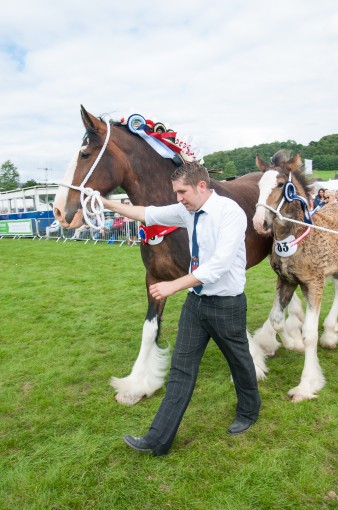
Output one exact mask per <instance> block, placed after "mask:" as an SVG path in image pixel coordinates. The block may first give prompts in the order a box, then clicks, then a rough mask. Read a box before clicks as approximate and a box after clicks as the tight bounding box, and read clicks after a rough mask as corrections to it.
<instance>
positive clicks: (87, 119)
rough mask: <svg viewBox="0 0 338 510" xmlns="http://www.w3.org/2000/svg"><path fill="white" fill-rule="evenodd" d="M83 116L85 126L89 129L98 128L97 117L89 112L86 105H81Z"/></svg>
mask: <svg viewBox="0 0 338 510" xmlns="http://www.w3.org/2000/svg"><path fill="white" fill-rule="evenodd" d="M81 117H82V122H83V124H84V127H85V128H86V129H88V130H89V131H93V130H97V127H98V126H97V124H98V121H97V119H96V118H95V117H94V116H93V115H91V114H90V113H89V112H87V110H86V109H85V107H84V106H82V105H81Z"/></svg>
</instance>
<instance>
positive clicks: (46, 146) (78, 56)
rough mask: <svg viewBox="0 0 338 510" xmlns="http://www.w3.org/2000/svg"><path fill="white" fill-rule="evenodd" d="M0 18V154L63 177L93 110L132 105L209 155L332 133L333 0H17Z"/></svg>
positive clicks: (21, 166)
mask: <svg viewBox="0 0 338 510" xmlns="http://www.w3.org/2000/svg"><path fill="white" fill-rule="evenodd" d="M2 11H3V12H2V16H1V18H0V34H1V38H0V73H1V77H2V79H1V82H0V92H1V96H0V97H1V122H0V140H1V144H0V163H1V162H4V161H5V160H7V159H10V160H11V161H12V162H13V163H14V164H15V165H16V166H17V167H18V170H19V172H20V175H21V178H22V180H26V179H28V178H35V179H37V180H39V179H40V180H43V179H44V175H45V174H44V172H43V171H41V170H40V168H44V167H48V168H49V169H50V172H49V174H50V175H49V179H51V180H61V179H62V177H63V174H64V172H65V170H66V167H67V163H68V161H69V160H70V158H71V156H72V154H73V152H74V150H75V149H76V148H77V147H78V146H79V144H80V142H81V138H82V134H83V126H82V123H81V120H80V115H79V106H80V104H84V106H85V107H86V108H87V109H88V110H89V111H90V112H91V113H93V114H96V115H99V114H101V113H103V112H112V111H118V112H121V113H123V114H125V115H128V114H130V113H141V114H143V115H145V116H147V117H153V118H155V119H156V120H160V121H162V122H164V123H168V124H170V126H171V127H172V128H175V129H177V130H178V131H180V132H183V133H185V134H189V135H191V136H192V137H193V139H194V141H195V143H196V144H197V145H198V146H200V147H201V148H202V150H203V151H204V154H207V153H210V152H213V151H216V150H226V149H232V148H235V147H241V146H251V145H253V144H258V143H263V142H270V141H275V140H280V141H284V140H287V139H293V140H296V141H297V142H300V143H304V144H307V143H309V142H310V141H311V140H318V139H319V138H321V137H322V136H325V135H327V134H331V133H334V132H337V122H336V119H337V117H338V116H337V113H338V111H337V109H338V106H337V105H338V101H337V99H338V97H337V96H338V92H337V85H336V81H337V67H338V64H337V58H336V56H337V54H338V51H337V50H338V35H337V34H338V8H337V7H336V2H335V1H331V0H322V1H321V2H320V3H318V2H317V1H316V0H297V2H293V1H291V0H284V2H282V3H280V5H279V6H278V7H277V6H276V4H275V3H273V2H268V1H266V0H256V1H253V0H246V1H244V0H239V1H238V0H229V1H228V2H223V1H221V0H215V1H214V2H210V3H209V5H208V4H206V2H204V1H202V0H196V1H192V0H187V1H185V2H178V0H173V1H172V2H170V3H169V4H168V3H163V2H162V3H155V2H153V1H150V0H144V1H143V2H123V3H122V2H119V3H118V4H117V3H115V2H111V1H108V0H100V1H99V2H96V3H90V4H79V3H78V2H75V1H74V0H68V1H67V2H66V1H65V0H59V1H58V2H55V3H54V4H50V3H48V4H47V3H46V2H43V1H42V0H26V1H23V0H13V1H12V2H11V3H10V5H8V6H7V7H6V8H5V7H3V8H2Z"/></svg>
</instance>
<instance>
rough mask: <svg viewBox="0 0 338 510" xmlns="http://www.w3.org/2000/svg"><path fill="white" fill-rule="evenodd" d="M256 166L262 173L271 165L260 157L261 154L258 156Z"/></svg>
mask: <svg viewBox="0 0 338 510" xmlns="http://www.w3.org/2000/svg"><path fill="white" fill-rule="evenodd" d="M256 166H257V168H258V169H259V170H260V171H261V172H265V171H266V170H267V169H268V168H269V165H268V164H267V163H265V161H263V160H262V158H260V157H259V154H256Z"/></svg>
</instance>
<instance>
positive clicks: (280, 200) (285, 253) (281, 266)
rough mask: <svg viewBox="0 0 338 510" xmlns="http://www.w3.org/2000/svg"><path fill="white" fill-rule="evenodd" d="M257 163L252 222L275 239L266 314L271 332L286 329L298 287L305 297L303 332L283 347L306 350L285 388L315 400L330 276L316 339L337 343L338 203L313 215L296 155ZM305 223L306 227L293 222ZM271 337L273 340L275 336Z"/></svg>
mask: <svg viewBox="0 0 338 510" xmlns="http://www.w3.org/2000/svg"><path fill="white" fill-rule="evenodd" d="M280 156H281V157H280ZM256 161H257V165H258V167H259V168H260V169H261V170H262V171H263V172H264V174H263V176H262V178H261V180H260V182H259V189H260V196H259V203H258V206H257V212H256V214H255V216H254V218H253V223H254V226H255V229H256V230H257V232H259V233H261V234H271V232H273V236H274V239H275V242H274V247H273V250H272V254H271V258H270V262H271V266H272V268H273V269H274V271H275V272H276V273H277V275H278V281H277V293H276V297H275V302H274V306H273V309H272V311H271V313H270V322H271V324H272V326H273V328H274V330H275V331H277V332H278V333H279V331H280V330H281V329H282V328H284V315H285V309H286V307H287V306H288V304H289V302H290V300H291V298H292V296H293V294H294V292H295V290H296V288H297V286H298V285H299V286H300V288H301V290H302V293H303V295H304V297H305V299H306V301H307V308H306V314H305V320H304V323H303V324H300V325H301V326H302V327H301V330H298V329H297V328H295V330H294V331H293V332H292V331H291V333H293V337H294V338H292V335H289V337H288V338H287V340H288V344H287V345H286V347H291V348H294V349H297V350H303V351H305V363H304V369H303V373H302V377H301V380H300V383H299V385H298V386H296V387H295V388H293V389H291V390H290V391H289V395H290V396H291V397H292V399H293V401H294V402H300V401H302V400H306V399H312V398H315V397H316V393H317V392H318V391H319V390H320V389H321V388H322V387H323V386H324V384H325V379H324V376H323V374H322V371H321V368H320V365H319V361H318V356H317V342H318V320H319V313H320V305H321V300H322V294H323V288H324V284H325V279H326V278H327V277H331V278H333V281H334V285H335V299H334V302H333V305H332V307H331V310H330V312H329V314H328V316H327V317H326V319H325V321H324V333H323V335H322V337H321V339H320V342H321V345H322V346H324V347H328V348H331V349H333V348H334V347H335V346H336V344H337V341H338V327H337V317H338V235H336V234H338V204H337V203H333V204H327V205H324V207H322V209H320V210H319V211H318V212H316V213H315V214H314V216H313V217H312V218H313V219H311V215H309V214H308V208H307V203H308V202H309V199H310V191H309V190H310V185H309V182H307V180H306V178H305V176H304V175H303V173H302V171H301V170H302V161H301V159H300V157H299V156H295V157H293V158H291V159H289V160H288V161H286V160H285V158H284V156H283V154H279V153H277V154H276V155H275V156H274V158H273V159H272V163H271V164H267V163H265V162H264V161H263V160H262V159H261V158H259V157H257V160H256ZM304 221H305V222H306V224H305V225H304V224H300V223H297V222H304ZM312 221H313V224H314V225H315V226H317V227H318V226H319V227H320V228H323V229H326V230H331V232H328V231H325V230H321V229H316V228H312V227H310V226H309V225H310V224H311V222H312ZM334 232H335V233H334ZM265 333H267V331H265ZM270 338H271V340H272V342H273V344H274V342H275V340H274V336H272V337H270ZM282 340H284V339H283V336H282ZM283 343H284V342H283ZM267 344H268V338H265V340H264V347H265V348H266V346H267ZM273 349H274V348H272V350H273Z"/></svg>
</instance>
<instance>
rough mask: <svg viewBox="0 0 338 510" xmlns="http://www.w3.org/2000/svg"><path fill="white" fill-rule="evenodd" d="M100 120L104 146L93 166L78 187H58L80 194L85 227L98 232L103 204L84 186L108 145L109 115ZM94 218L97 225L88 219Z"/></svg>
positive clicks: (95, 194)
mask: <svg viewBox="0 0 338 510" xmlns="http://www.w3.org/2000/svg"><path fill="white" fill-rule="evenodd" d="M106 117H107V118H106ZM101 118H102V120H103V121H104V122H105V123H106V125H107V135H106V139H105V141H104V144H103V146H102V148H101V150H100V152H99V154H98V156H97V158H96V160H95V161H94V163H93V166H92V167H91V169H90V170H89V172H88V174H87V175H86V177H85V178H84V179H83V181H82V183H81V184H80V186H74V184H66V183H63V182H61V183H60V186H66V187H67V188H71V189H75V190H77V191H80V192H81V195H80V202H81V207H82V210H83V218H84V220H85V222H86V223H87V225H89V227H91V228H93V229H94V230H100V229H101V228H104V214H103V211H104V207H103V203H102V200H101V196H100V192H99V191H94V190H93V189H92V188H85V184H86V182H87V181H88V179H89V178H90V176H91V175H92V173H93V172H94V170H95V168H96V167H97V165H98V163H99V161H100V159H101V158H102V156H103V153H104V151H105V150H106V147H107V145H108V142H109V138H110V117H109V115H107V114H104V115H102V117H101ZM89 201H90V208H91V211H90V210H89V208H88V204H89ZM94 216H95V218H96V221H97V225H95V224H94V223H92V221H91V219H90V218H93V217H94Z"/></svg>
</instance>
